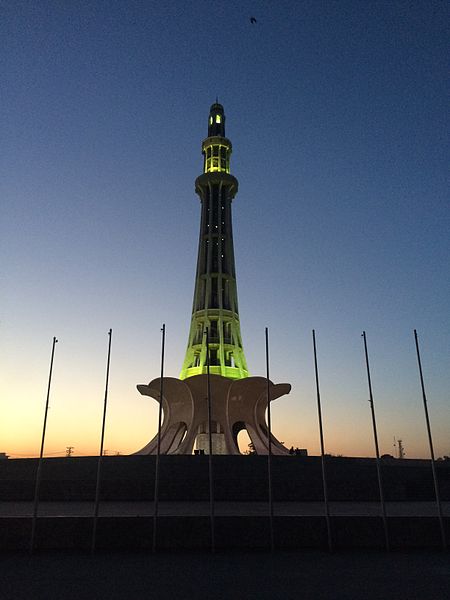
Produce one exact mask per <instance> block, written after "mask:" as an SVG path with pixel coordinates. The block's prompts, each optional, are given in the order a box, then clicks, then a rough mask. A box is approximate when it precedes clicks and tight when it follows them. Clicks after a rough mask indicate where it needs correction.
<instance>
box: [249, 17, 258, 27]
mask: <svg viewBox="0 0 450 600" xmlns="http://www.w3.org/2000/svg"><path fill="white" fill-rule="evenodd" d="M257 22H258V21H257V20H256V19H255V17H250V23H251V24H252V25H254V24H255V23H257Z"/></svg>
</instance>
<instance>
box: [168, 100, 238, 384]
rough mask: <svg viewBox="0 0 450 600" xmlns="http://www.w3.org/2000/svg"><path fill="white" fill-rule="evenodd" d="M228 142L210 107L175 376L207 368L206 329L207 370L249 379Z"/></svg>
mask: <svg viewBox="0 0 450 600" xmlns="http://www.w3.org/2000/svg"><path fill="white" fill-rule="evenodd" d="M231 152H232V145H231V142H230V140H229V139H227V138H226V137H225V113H224V111H223V107H222V105H221V104H218V103H215V104H213V105H212V106H211V109H210V113H209V118H208V137H207V138H206V139H205V140H204V141H203V144H202V154H203V157H204V169H203V170H204V172H203V175H200V177H197V179H196V182H195V191H196V192H197V194H198V195H199V197H200V201H201V203H202V214H201V221H200V241H199V250H198V261H197V275H196V280H195V291H194V303H193V308H192V319H191V328H190V332H189V340H188V347H187V350H186V357H185V359H184V363H183V368H182V369H181V373H180V379H186V378H187V377H192V376H194V375H202V374H205V373H206V372H207V367H206V364H207V360H206V335H205V332H206V330H207V329H208V331H209V354H210V357H209V364H210V368H209V372H210V373H211V374H212V375H222V376H223V377H228V378H230V379H241V378H244V377H248V375H249V373H248V369H247V362H246V360H245V355H244V350H243V346H242V338H241V330H240V324H239V312H238V300H237V286H236V270H235V264H234V248H233V231H232V220H231V202H232V200H233V198H234V197H235V195H236V193H237V191H238V181H237V179H236V178H235V177H233V176H232V175H230V156H231Z"/></svg>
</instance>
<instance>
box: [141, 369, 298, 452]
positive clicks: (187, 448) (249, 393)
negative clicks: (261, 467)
mask: <svg viewBox="0 0 450 600" xmlns="http://www.w3.org/2000/svg"><path fill="white" fill-rule="evenodd" d="M160 388H161V380H160V378H159V377H158V378H157V379H154V380H153V381H151V382H150V383H149V384H148V385H138V386H137V389H138V390H139V392H140V393H141V394H143V395H144V396H150V397H151V398H154V399H155V400H157V401H158V402H159V401H160ZM269 389H270V401H271V402H272V401H273V400H275V399H276V398H279V397H280V396H283V395H285V394H288V393H289V392H290V391H291V386H290V384H288V383H279V384H276V385H275V384H273V383H272V382H271V381H269ZM210 401H211V420H212V422H213V428H212V432H213V433H220V434H223V439H221V443H220V445H219V444H217V449H219V450H220V453H221V454H240V450H239V447H238V443H237V436H238V434H239V432H240V431H241V430H243V429H245V430H246V431H247V433H248V435H249V437H250V439H251V442H252V444H253V447H254V449H255V452H256V454H267V453H268V451H269V438H268V427H267V424H266V419H265V412H266V409H267V380H266V379H265V378H264V377H246V378H244V379H237V380H232V379H228V378H226V377H222V376H221V375H210ZM162 402H163V413H164V421H163V423H162V427H161V454H192V451H193V448H194V444H195V441H196V438H197V436H198V435H199V434H200V435H203V434H204V433H206V432H207V424H208V376H207V375H196V376H194V377H189V378H188V379H185V380H183V381H182V380H180V379H175V378H174V377H164V380H163V399H162ZM157 443H158V438H157V436H155V437H154V438H153V439H152V440H151V441H150V442H149V443H148V444H147V445H146V446H144V448H142V449H141V450H139V451H138V452H136V454H156V452H157ZM271 446H272V454H278V455H279V454H287V453H288V452H289V451H288V449H287V448H285V446H283V444H281V443H280V442H279V441H278V440H277V439H276V438H275V437H274V436H273V435H271ZM213 450H214V447H213Z"/></svg>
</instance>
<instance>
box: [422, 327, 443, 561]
mask: <svg viewBox="0 0 450 600" xmlns="http://www.w3.org/2000/svg"><path fill="white" fill-rule="evenodd" d="M414 340H415V342H416V352H417V364H418V366H419V375H420V385H421V388H422V399H423V408H424V411H425V421H426V423H427V432H428V443H429V445H430V455H431V469H432V471H433V481H434V493H435V496H436V506H437V510H438V515H439V525H440V528H441V540H442V549H443V550H444V551H445V550H447V540H446V536H445V529H444V519H443V516H442V505H441V498H440V494H439V484H438V480H437V473H436V467H435V464H434V462H435V461H434V448H433V438H432V437H431V425H430V419H429V417H428V407H427V396H426V394H425V384H424V381H423V373H422V362H421V360H420V351H419V339H418V337H417V331H416V330H415V329H414Z"/></svg>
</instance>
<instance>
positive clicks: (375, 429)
mask: <svg viewBox="0 0 450 600" xmlns="http://www.w3.org/2000/svg"><path fill="white" fill-rule="evenodd" d="M361 335H362V337H363V339H364V353H365V357H366V367H367V382H368V385H369V402H370V410H371V412H372V426H373V439H374V441H375V452H376V463H377V475H378V488H379V490H380V504H381V514H382V517H383V527H384V542H385V547H386V551H387V552H389V551H390V543H389V530H388V523H387V516H386V504H385V502H384V493H383V483H382V479H381V466H380V450H379V448H378V435H377V424H376V420H375V407H374V403H373V394H372V381H371V378H370V367H369V353H368V351H367V339H366V332H365V331H363V332H362V334H361Z"/></svg>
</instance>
